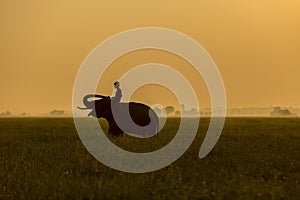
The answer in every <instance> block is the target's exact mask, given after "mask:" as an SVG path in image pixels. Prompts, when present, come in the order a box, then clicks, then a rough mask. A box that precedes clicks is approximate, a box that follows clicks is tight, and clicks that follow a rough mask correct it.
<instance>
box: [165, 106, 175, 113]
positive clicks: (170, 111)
mask: <svg viewBox="0 0 300 200" xmlns="http://www.w3.org/2000/svg"><path fill="white" fill-rule="evenodd" d="M165 110H166V112H167V115H170V114H172V113H173V112H174V107H173V106H167V107H166V108H165Z"/></svg>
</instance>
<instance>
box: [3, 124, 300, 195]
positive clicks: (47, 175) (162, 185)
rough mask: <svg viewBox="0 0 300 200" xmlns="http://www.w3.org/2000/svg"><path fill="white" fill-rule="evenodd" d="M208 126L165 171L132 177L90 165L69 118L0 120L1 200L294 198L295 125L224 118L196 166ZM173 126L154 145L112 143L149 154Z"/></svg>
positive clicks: (297, 175) (298, 187)
mask: <svg viewBox="0 0 300 200" xmlns="http://www.w3.org/2000/svg"><path fill="white" fill-rule="evenodd" d="M100 123H101V124H102V126H103V127H104V129H106V128H107V124H106V123H104V122H103V121H100ZM208 124H209V118H203V119H201V120H200V127H199V130H198V135H197V137H196V139H195V140H194V142H193V144H192V145H191V146H190V148H189V149H188V151H187V152H186V153H185V154H184V155H183V156H182V157H181V158H179V159H178V160H177V161H176V162H174V163H173V164H171V165H170V166H168V167H166V168H163V169H161V170H158V171H155V172H151V173H145V174H130V173H124V172H119V171H116V170H114V169H111V168H109V167H107V166H105V165H103V164H102V163H100V162H98V161H97V160H96V159H94V158H93V157H92V156H91V155H90V154H89V153H88V151H87V150H86V149H85V147H84V146H83V145H82V143H81V141H80V139H79V136H78V135H77V132H76V129H75V127H74V123H73V119H71V118H0V169H1V171H0V199H300V192H299V191H300V183H299V181H300V152H299V150H300V118H281V119H280V118H227V119H226V122H225V127H224V130H223V132H222V135H221V137H220V139H219V141H218V143H217V145H216V146H215V148H214V149H213V151H212V152H211V153H210V154H209V155H208V156H207V157H205V158H204V159H199V158H198V153H199V149H200V146H201V143H202V140H203V137H204V135H205V133H206V130H207V127H208ZM177 125H178V119H170V120H168V121H167V124H166V126H165V128H164V129H163V130H162V132H161V133H160V134H159V136H158V137H154V138H149V139H144V140H142V139H137V138H132V137H130V136H127V135H124V136H123V137H118V138H113V137H110V139H111V140H112V141H113V142H114V143H115V144H117V145H118V146H120V147H122V148H124V149H128V150H130V151H135V152H147V151H152V150H155V149H158V148H160V147H162V146H164V145H166V144H167V143H168V142H169V141H170V140H171V139H172V137H173V136H174V133H175V132H176V129H177Z"/></svg>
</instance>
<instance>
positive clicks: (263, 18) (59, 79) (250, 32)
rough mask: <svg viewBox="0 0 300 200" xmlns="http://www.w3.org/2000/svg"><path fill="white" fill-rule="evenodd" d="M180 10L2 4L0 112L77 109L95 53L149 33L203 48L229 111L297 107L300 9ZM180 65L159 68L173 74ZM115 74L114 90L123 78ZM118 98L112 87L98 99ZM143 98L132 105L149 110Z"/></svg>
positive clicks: (135, 4)
mask: <svg viewBox="0 0 300 200" xmlns="http://www.w3.org/2000/svg"><path fill="white" fill-rule="evenodd" d="M174 2H175V1H169V0H165V1H138V0H135V1H63V2H61V1H46V0H45V1H37V0H35V1H34V0H27V1H20V0H19V1H1V2H0V29H1V31H0V44H1V45H0V75H1V84H0V91H1V94H2V95H1V98H0V112H3V111H6V110H10V111H12V112H13V113H20V112H35V113H38V112H48V111H50V110H51V109H54V108H57V109H65V110H71V97H72V89H73V82H74V79H75V76H76V73H77V70H78V69H79V67H80V65H81V63H82V62H83V60H84V58H85V57H86V56H87V55H88V53H89V52H90V51H91V50H92V49H93V48H94V47H95V46H96V45H97V44H99V43H100V42H101V41H103V40H104V39H106V38H108V37H109V36H111V35H113V34H116V33H119V32H121V31H124V30H127V29H132V28H137V27H145V26H158V27H165V28H170V29H174V30H177V31H180V32H182V33H184V34H186V35H189V36H190V37H192V38H194V39H195V40H196V41H198V42H199V43H200V44H201V45H202V46H203V47H204V48H205V49H206V50H207V51H208V53H209V54H210V55H211V57H212V58H213V59H214V61H215V63H216V64H217V65H218V67H219V70H220V72H221V74H222V76H223V80H224V83H225V87H226V92H227V98H228V106H229V107H233V106H271V105H282V106H295V107H300V92H299V86H300V79H299V74H300V57H299V52H300V51H299V50H300V13H299V10H300V1H298V0H287V1H280V0H262V1H246V0H240V1H235V0H228V1H223V0H216V1H196V0H195V1H176V2H178V3H174ZM158 53H159V52H155V51H153V52H135V53H132V54H130V55H128V58H125V57H126V56H125V57H124V58H120V59H119V60H117V61H116V62H115V63H114V65H116V66H117V65H118V63H119V65H120V66H124V63H126V65H127V66H132V65H134V64H136V63H139V64H141V63H143V62H145V63H146V62H150V61H153V60H151V59H149V58H147V55H148V57H149V55H154V54H157V55H158ZM162 54H164V53H162ZM134 55H136V56H137V57H139V58H136V59H135V58H134ZM138 55H139V56H138ZM164 55H165V54H164ZM172 56H173V57H172ZM142 58H144V59H145V60H143V59H142ZM152 58H153V57H152ZM155 58H157V56H156V57H155ZM122 59H123V60H122ZM174 59H175V58H174V55H171V56H170V55H169V57H168V56H167V55H165V59H164V56H161V57H159V59H156V60H157V61H160V62H165V63H168V64H170V65H172V64H174V65H176V63H177V62H175V61H174ZM178 62H181V61H178ZM173 67H174V68H177V69H178V70H179V71H180V70H181V71H187V72H189V70H190V68H189V67H187V66H185V65H181V66H173ZM112 69H113V66H112ZM115 69H116V67H115ZM121 71H122V70H121ZM111 73H113V74H114V75H113V76H112V75H110V76H111V81H113V80H115V78H117V77H118V73H120V72H117V70H116V72H114V71H112V72H111ZM103 78H104V79H105V77H103ZM199 79H201V78H199ZM109 81H110V80H109V79H108V81H107V82H109ZM194 81H196V80H194ZM122 84H126V83H122ZM196 85H197V84H196ZM195 87H198V89H197V91H198V90H199V91H200V93H202V92H203V95H202V94H201V95H200V94H199V96H201V97H203V99H201V106H209V98H208V94H206V93H207V91H206V88H205V85H204V83H202V82H201V80H200V81H199V85H197V86H195ZM111 89H112V83H107V85H106V86H105V88H102V90H101V88H100V89H99V90H100V91H104V92H108V93H109V92H110V90H111ZM144 89H145V90H144V92H143V90H142V88H141V89H140V90H139V91H138V92H137V93H136V94H135V97H134V98H136V99H138V100H140V101H145V102H147V101H150V100H149V98H148V99H147V98H146V97H147V95H145V94H146V93H149V94H151V91H150V90H151V87H150V90H149V87H148V92H147V88H144ZM145 91H146V92H145ZM123 92H126V91H123ZM162 92H163V91H162ZM109 95H110V94H109ZM150 96H151V95H150ZM171 96H172V95H171V94H170V96H169V97H165V99H168V98H170V97H171ZM143 98H145V99H143ZM174 102H175V101H174ZM162 103H163V104H164V102H162ZM166 103H167V102H166Z"/></svg>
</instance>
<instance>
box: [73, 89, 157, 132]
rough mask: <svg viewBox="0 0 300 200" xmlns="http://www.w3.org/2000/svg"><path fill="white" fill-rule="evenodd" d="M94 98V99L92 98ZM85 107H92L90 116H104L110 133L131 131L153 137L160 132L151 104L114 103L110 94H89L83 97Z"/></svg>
mask: <svg viewBox="0 0 300 200" xmlns="http://www.w3.org/2000/svg"><path fill="white" fill-rule="evenodd" d="M91 99H92V100H91ZM83 104H84V106H85V107H84V108H81V107H77V108H78V109H81V110H87V109H91V112H90V113H89V114H88V116H91V117H95V118H104V119H106V120H107V121H108V124H109V131H108V132H109V133H110V134H112V135H114V136H121V135H123V133H124V132H125V133H129V134H130V133H131V134H134V135H137V136H138V137H151V136H153V135H155V134H157V132H158V127H159V120H158V116H157V115H156V113H155V112H154V110H153V109H152V108H150V107H149V106H147V105H145V104H142V103H137V102H121V103H114V102H113V101H112V100H111V98H110V97H109V96H103V95H98V94H88V95H86V96H84V97H83Z"/></svg>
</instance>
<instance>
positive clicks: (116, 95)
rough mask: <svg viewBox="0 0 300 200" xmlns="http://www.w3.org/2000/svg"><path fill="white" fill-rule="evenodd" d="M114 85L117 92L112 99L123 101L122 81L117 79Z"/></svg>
mask: <svg viewBox="0 0 300 200" xmlns="http://www.w3.org/2000/svg"><path fill="white" fill-rule="evenodd" d="M114 87H115V88H116V90H117V91H116V93H115V96H114V97H112V101H113V102H114V103H120V101H121V98H122V90H121V89H120V82H119V81H116V82H115V83H114Z"/></svg>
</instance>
